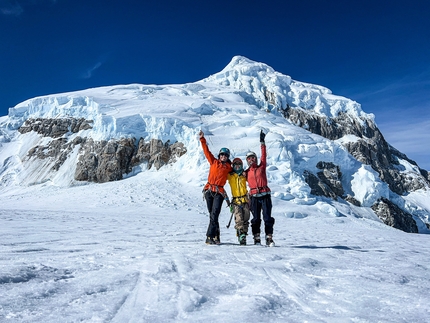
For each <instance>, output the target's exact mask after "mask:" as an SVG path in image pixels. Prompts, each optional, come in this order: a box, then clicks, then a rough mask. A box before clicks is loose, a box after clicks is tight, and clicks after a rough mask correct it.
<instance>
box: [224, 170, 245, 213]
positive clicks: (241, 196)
mask: <svg viewBox="0 0 430 323" xmlns="http://www.w3.org/2000/svg"><path fill="white" fill-rule="evenodd" d="M227 180H228V183H229V184H230V188H231V195H232V196H233V198H232V201H231V202H232V203H234V204H237V205H241V204H245V203H248V189H247V188H246V177H245V176H244V175H238V174H236V173H235V172H231V173H229V174H228V176H227Z"/></svg>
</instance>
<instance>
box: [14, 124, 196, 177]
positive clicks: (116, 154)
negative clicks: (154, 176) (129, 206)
mask: <svg viewBox="0 0 430 323" xmlns="http://www.w3.org/2000/svg"><path fill="white" fill-rule="evenodd" d="M91 123H92V121H91V120H85V119H79V120H78V119H73V118H66V119H40V118H38V119H28V120H27V121H26V122H25V123H24V125H23V126H21V127H20V128H19V129H18V131H19V132H20V133H22V134H25V133H27V132H30V131H35V132H37V133H38V134H40V135H42V136H44V137H51V138H53V140H51V141H50V142H49V143H48V144H46V145H38V146H35V147H33V148H31V149H30V150H29V151H28V153H27V157H28V158H29V159H32V158H37V159H46V158H50V159H52V160H54V161H55V162H54V166H52V168H51V170H53V171H58V170H59V169H60V167H61V166H62V165H63V164H64V162H65V161H66V160H67V158H68V157H69V156H70V153H71V152H72V151H73V150H74V149H75V147H76V146H78V145H79V146H80V147H79V158H78V161H77V164H76V171H75V180H77V181H89V182H97V183H103V182H109V181H117V180H120V179H122V178H123V175H124V174H128V173H130V172H131V171H132V168H133V167H134V166H137V165H139V164H141V163H145V162H146V163H147V168H148V169H150V168H151V167H153V166H154V167H155V168H156V169H157V170H158V169H159V168H160V167H162V166H164V165H167V164H170V163H174V162H175V161H176V160H177V158H179V157H180V156H182V155H184V154H185V153H186V152H187V149H186V148H185V147H184V144H183V143H180V142H176V143H174V144H170V142H169V141H167V142H166V143H163V142H162V141H161V140H158V139H151V140H150V141H149V142H145V141H144V139H143V138H140V140H139V142H138V143H137V144H136V139H135V138H121V139H111V140H109V141H106V140H103V141H94V140H93V139H92V138H82V137H79V136H78V137H75V138H74V139H73V140H72V141H69V140H68V139H67V138H65V137H63V136H64V135H65V134H68V133H77V132H79V131H81V130H86V129H91V126H90V124H91Z"/></svg>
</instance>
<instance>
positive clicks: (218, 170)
mask: <svg viewBox="0 0 430 323" xmlns="http://www.w3.org/2000/svg"><path fill="white" fill-rule="evenodd" d="M200 142H201V144H202V148H203V152H204V154H205V156H206V159H207V160H208V162H209V164H210V168H209V175H208V182H207V184H206V185H205V187H204V188H203V190H204V191H206V190H211V191H213V192H219V193H221V194H223V195H224V194H225V190H224V185H225V183H226V182H227V176H228V173H230V172H231V171H233V168H232V167H231V163H230V160H228V161H227V162H225V163H222V162H221V161H220V160H219V159H217V158H215V156H214V155H213V154H212V153H211V152H210V151H209V148H208V145H207V143H206V139H205V137H202V138H200Z"/></svg>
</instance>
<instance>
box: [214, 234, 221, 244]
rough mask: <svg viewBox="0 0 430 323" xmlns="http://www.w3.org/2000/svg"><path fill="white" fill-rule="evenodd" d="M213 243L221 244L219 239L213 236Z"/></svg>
mask: <svg viewBox="0 0 430 323" xmlns="http://www.w3.org/2000/svg"><path fill="white" fill-rule="evenodd" d="M214 242H215V244H221V239H220V238H219V236H215V238H214Z"/></svg>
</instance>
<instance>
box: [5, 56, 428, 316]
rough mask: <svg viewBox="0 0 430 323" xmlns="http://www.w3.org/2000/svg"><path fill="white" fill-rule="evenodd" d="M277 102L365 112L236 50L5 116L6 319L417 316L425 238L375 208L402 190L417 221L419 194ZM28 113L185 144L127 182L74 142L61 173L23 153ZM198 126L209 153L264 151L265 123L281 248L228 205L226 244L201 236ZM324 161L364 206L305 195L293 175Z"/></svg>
mask: <svg viewBox="0 0 430 323" xmlns="http://www.w3.org/2000/svg"><path fill="white" fill-rule="evenodd" d="M267 91H269V92H270V93H272V94H271V102H272V103H268V101H266V100H265V95H266V96H267V95H268V94H267ZM265 93H266V94H265ZM280 102H282V103H289V104H291V105H292V106H293V105H297V106H303V107H307V108H308V109H313V110H314V112H315V113H318V114H325V115H327V116H329V115H336V114H337V113H339V111H344V112H347V113H349V114H350V115H351V116H352V117H353V116H362V117H369V118H372V117H373V116H372V115H367V114H365V113H364V112H363V111H362V110H361V107H360V105H359V104H358V103H356V102H353V101H351V100H349V99H346V98H343V97H340V96H336V95H333V94H332V93H331V92H330V90H328V89H326V88H324V87H321V86H317V85H309V84H306V83H302V82H296V81H294V80H292V79H291V78H290V77H288V76H285V75H281V74H279V73H277V72H275V71H273V70H272V69H271V68H270V67H268V66H267V65H265V64H261V63H255V62H252V61H249V60H248V59H246V58H244V57H235V58H233V60H232V63H231V64H229V66H227V67H226V69H224V70H223V71H221V72H220V73H217V74H214V75H212V76H210V77H208V78H207V79H205V80H202V81H200V82H196V83H190V84H183V85H163V86H159V85H140V84H132V85H119V86H110V87H103V88H96V89H88V90H84V91H79V92H73V93H62V94H57V95H50V96H44V97H39V98H35V99H31V100H28V101H25V102H23V103H21V104H19V105H17V106H16V107H15V108H13V109H10V111H9V115H8V116H7V117H2V118H1V119H0V145H1V146H0V198H1V201H2V203H1V205H0V222H1V223H0V245H1V251H0V268H1V271H0V294H1V295H2V297H0V321H5V322H42V321H43V322H58V320H59V318H61V319H62V320H63V321H66V322H78V321H79V322H111V321H112V322H148V321H151V322H169V321H170V322H173V321H175V322H176V321H178V322H203V321H205V322H207V321H209V322H211V321H222V322H237V320H238V318H239V319H240V320H243V321H248V322H260V321H274V322H306V321H307V322H412V321H414V322H425V321H426V320H427V317H428V314H429V310H428V309H427V306H426V305H427V304H428V302H429V300H430V297H429V296H428V292H427V291H428V289H429V281H430V280H429V278H430V277H429V269H430V268H429V265H428V262H427V261H426V259H427V258H428V256H429V251H428V250H427V248H426V246H427V245H428V242H429V241H428V240H429V235H426V234H421V235H412V234H406V233H404V232H401V231H398V230H395V229H392V228H390V227H387V226H385V225H383V224H382V223H381V222H380V221H379V220H378V219H377V217H376V216H375V215H374V213H373V212H372V211H371V210H370V208H368V206H370V205H371V204H372V203H373V202H374V201H375V200H376V199H377V198H379V197H381V196H386V197H387V196H390V198H396V199H398V202H399V203H398V204H399V205H403V206H404V208H405V209H406V210H408V211H409V212H411V213H412V214H414V216H415V217H416V219H417V220H418V224H419V225H420V230H421V232H423V233H425V232H428V230H427V229H426V228H425V225H424V224H423V223H422V222H420V221H419V219H426V216H427V214H429V210H430V199H429V193H428V191H419V192H414V193H411V194H409V195H408V196H394V195H393V193H391V192H390V191H389V190H388V188H387V186H386V184H385V183H383V182H382V181H380V180H379V179H378V178H377V175H376V173H375V172H374V171H373V170H372V169H371V168H370V167H367V166H363V165H362V164H360V163H358V162H357V161H356V160H355V159H354V158H352V156H350V155H349V154H348V153H347V151H346V150H345V149H344V148H343V146H342V145H341V141H336V142H334V141H330V140H327V139H325V138H323V137H320V136H318V135H314V134H312V133H309V132H308V131H306V130H304V129H302V128H299V127H296V126H295V125H292V124H290V123H289V122H288V121H287V120H285V119H284V118H283V117H282V116H280V115H279V114H278V113H277V111H276V109H274V108H275V107H276V104H279V103H280ZM30 117H32V118H37V117H43V118H59V117H75V118H85V119H91V120H94V124H93V125H94V127H93V129H90V130H85V131H82V132H80V133H77V134H72V133H69V134H66V135H65V137H66V138H67V139H69V140H73V139H74V137H76V136H78V135H79V136H89V137H92V138H94V139H95V140H103V139H104V140H108V139H110V138H120V137H136V138H139V137H144V138H145V139H146V140H149V139H151V138H158V139H161V140H163V141H167V140H170V141H171V142H175V141H181V142H183V143H184V144H185V146H186V147H187V153H186V154H185V155H184V156H182V157H181V158H180V159H179V160H178V162H176V163H175V164H173V165H169V166H164V167H162V168H161V169H160V170H159V171H155V170H146V169H145V167H136V168H135V169H134V170H133V172H132V173H131V174H129V175H127V176H126V178H125V179H123V180H122V181H118V182H112V183H105V184H85V183H80V182H76V181H75V180H74V178H73V174H74V167H75V162H76V159H77V158H78V155H77V151H75V152H73V153H72V154H71V156H70V157H69V159H68V161H67V162H66V163H65V164H63V166H62V167H61V168H60V169H59V170H58V172H50V171H46V170H47V169H48V167H47V164H46V163H48V164H49V161H46V160H45V161H43V162H40V163H39V164H37V163H34V162H33V163H29V162H28V161H27V159H26V154H27V151H28V149H29V148H31V147H32V146H34V145H36V144H40V143H45V144H46V143H47V142H48V141H49V140H52V139H50V138H41V137H39V136H38V135H35V134H34V133H27V134H24V135H21V134H19V133H18V132H17V131H16V129H18V127H19V126H20V125H22V123H23V122H24V121H25V120H26V119H27V118H30ZM200 129H202V130H203V131H204V132H205V134H206V137H207V140H208V143H209V147H210V149H211V151H212V152H214V153H216V152H217V151H218V150H219V149H220V148H221V147H228V148H229V149H230V150H231V151H232V153H233V156H234V157H240V158H244V156H245V154H246V152H247V151H249V150H253V151H255V152H256V153H257V155H260V152H259V148H260V145H259V139H258V138H259V132H260V130H261V129H263V130H264V131H265V132H267V137H266V143H267V148H268V165H269V167H268V178H269V186H270V188H271V189H272V191H273V195H272V200H273V203H274V209H273V215H274V217H275V218H276V224H275V234H274V240H275V242H276V243H277V247H276V248H265V247H256V246H246V247H239V246H238V245H237V242H236V237H235V233H234V230H233V229H232V228H230V229H226V228H225V226H224V223H225V224H227V222H228V218H229V212H228V211H227V209H224V210H223V211H222V215H221V220H220V221H221V227H222V229H221V230H222V231H221V239H222V241H223V242H224V243H223V245H221V246H206V245H205V244H204V238H205V232H206V227H207V224H208V221H209V220H208V217H207V211H206V207H205V204H204V201H203V200H202V194H201V189H202V187H203V185H204V183H205V182H206V178H207V172H208V163H207V161H206V160H205V158H204V156H203V154H202V151H201V148H200V143H199V141H198V139H197V133H198V131H199V130H200ZM348 140H351V138H349V139H348ZM319 161H326V162H333V163H335V164H337V165H339V166H340V167H341V170H342V173H343V186H344V188H345V190H346V193H349V194H351V195H353V196H354V197H355V198H356V199H358V200H359V201H360V202H362V204H363V205H365V207H361V208H359V207H355V206H353V205H351V204H348V203H346V202H344V201H338V202H333V201H331V200H329V199H325V198H317V197H315V196H312V195H311V194H310V188H309V186H308V185H307V184H306V183H305V182H304V180H303V177H302V173H303V171H304V170H310V171H313V172H316V171H317V169H316V167H315V165H316V164H317V162H319ZM404 163H405V165H406V166H408V165H407V161H404ZM409 166H410V167H412V166H411V165H409ZM227 191H229V188H228V187H227ZM248 242H250V239H249V240H248Z"/></svg>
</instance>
